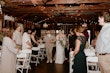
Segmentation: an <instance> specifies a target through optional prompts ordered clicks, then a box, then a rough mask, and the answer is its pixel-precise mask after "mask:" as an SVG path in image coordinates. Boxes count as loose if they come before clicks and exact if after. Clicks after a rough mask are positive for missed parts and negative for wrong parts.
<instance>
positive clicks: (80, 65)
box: [73, 26, 87, 73]
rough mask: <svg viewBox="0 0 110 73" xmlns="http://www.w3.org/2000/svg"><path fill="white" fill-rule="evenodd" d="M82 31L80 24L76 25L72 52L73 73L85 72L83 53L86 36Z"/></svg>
mask: <svg viewBox="0 0 110 73" xmlns="http://www.w3.org/2000/svg"><path fill="white" fill-rule="evenodd" d="M82 32H83V27H82V26H78V27H76V29H75V33H76V35H77V39H76V46H75V49H74V54H73V55H74V65H73V73H87V66H86V56H85V53H84V47H85V44H86V37H85V36H84V34H83V33H82Z"/></svg>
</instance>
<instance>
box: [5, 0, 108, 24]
mask: <svg viewBox="0 0 110 73" xmlns="http://www.w3.org/2000/svg"><path fill="white" fill-rule="evenodd" d="M5 3H6V4H5V6H3V13H5V14H8V15H11V16H13V17H16V18H17V20H16V21H17V22H20V21H23V20H27V21H32V22H34V23H44V22H47V23H70V24H74V23H83V22H92V21H93V22H97V16H98V14H99V13H100V12H102V11H109V10H110V0H5Z"/></svg>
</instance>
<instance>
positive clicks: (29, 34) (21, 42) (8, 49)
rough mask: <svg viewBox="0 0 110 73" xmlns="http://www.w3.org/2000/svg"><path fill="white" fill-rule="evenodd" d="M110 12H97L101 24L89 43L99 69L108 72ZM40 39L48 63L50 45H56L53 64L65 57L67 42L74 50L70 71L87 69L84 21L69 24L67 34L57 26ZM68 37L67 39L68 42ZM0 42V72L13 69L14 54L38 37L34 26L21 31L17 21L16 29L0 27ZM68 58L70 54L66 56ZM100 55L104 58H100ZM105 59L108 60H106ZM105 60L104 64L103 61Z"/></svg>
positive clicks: (50, 60)
mask: <svg viewBox="0 0 110 73" xmlns="http://www.w3.org/2000/svg"><path fill="white" fill-rule="evenodd" d="M109 21H110V14H109V13H108V12H104V13H102V14H101V15H100V16H99V24H100V25H102V26H103V27H102V29H101V31H95V38H94V39H93V40H92V42H91V45H92V46H93V47H94V48H95V49H96V53H97V54H98V58H99V64H100V65H101V66H100V69H101V72H102V73H109V72H110V71H109V70H108V69H107V70H105V69H103V68H105V66H109V65H110V60H108V59H109V57H110V50H109V48H110V47H109V44H110V40H109V36H110V23H109ZM46 33H47V34H46V35H45V36H44V37H43V38H41V39H42V40H41V39H40V40H39V41H43V42H44V43H45V49H46V55H47V63H53V56H52V55H53V54H52V51H53V47H56V53H55V55H54V60H55V63H56V64H63V63H64V61H65V58H66V56H65V53H66V52H65V48H66V47H67V46H68V47H69V49H68V52H67V53H68V55H69V52H70V51H74V53H73V56H74V60H73V61H74V64H73V66H72V68H73V73H87V65H86V56H85V53H84V49H85V47H86V44H87V41H88V37H89V35H88V32H87V24H85V23H84V24H83V25H77V26H76V27H75V28H71V29H70V31H69V33H70V34H68V36H69V38H67V36H66V35H65V34H64V32H63V30H62V29H60V30H58V33H57V34H56V36H55V35H52V34H51V32H50V30H47V32H46ZM67 40H69V42H68V43H67ZM0 41H1V42H0V44H2V56H1V70H0V71H1V72H0V73H16V55H17V53H19V51H20V50H22V49H32V47H37V46H38V44H39V41H38V37H37V36H36V30H35V29H26V30H24V32H23V27H22V25H17V26H16V29H15V30H14V31H13V30H10V29H9V28H5V29H3V33H0ZM67 58H68V59H69V56H67ZM102 59H103V60H102ZM106 62H107V63H106ZM105 64H106V65H105Z"/></svg>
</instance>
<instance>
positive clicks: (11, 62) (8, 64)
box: [0, 30, 19, 73]
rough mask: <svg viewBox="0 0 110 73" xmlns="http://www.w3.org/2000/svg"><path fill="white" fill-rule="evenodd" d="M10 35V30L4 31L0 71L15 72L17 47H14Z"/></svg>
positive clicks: (4, 72) (5, 72)
mask: <svg viewBox="0 0 110 73" xmlns="http://www.w3.org/2000/svg"><path fill="white" fill-rule="evenodd" d="M12 35H13V32H12V31H10V30H9V31H7V32H5V33H4V38H3V44H2V47H3V48H2V55H1V70H0V71H1V72H0V73H16V55H17V53H18V52H19V49H18V48H16V44H15V42H14V41H13V40H12Z"/></svg>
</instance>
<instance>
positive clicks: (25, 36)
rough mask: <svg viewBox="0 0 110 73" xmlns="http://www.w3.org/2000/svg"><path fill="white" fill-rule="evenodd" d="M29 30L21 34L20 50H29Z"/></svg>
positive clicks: (30, 46) (30, 44) (30, 45)
mask: <svg viewBox="0 0 110 73" xmlns="http://www.w3.org/2000/svg"><path fill="white" fill-rule="evenodd" d="M30 34H31V30H30V29H27V30H26V32H24V33H23V37H22V49H31V48H32V47H33V46H32V43H31V37H30Z"/></svg>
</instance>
